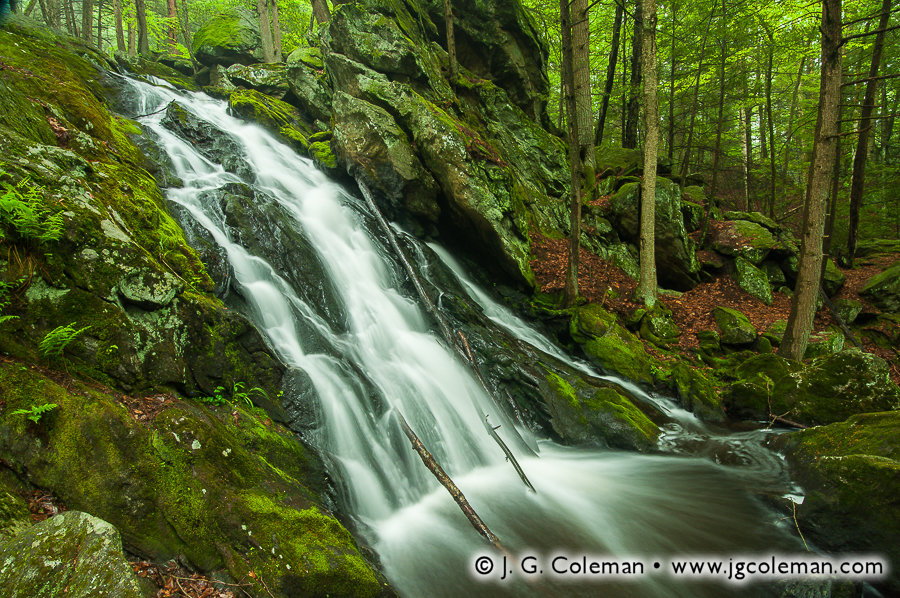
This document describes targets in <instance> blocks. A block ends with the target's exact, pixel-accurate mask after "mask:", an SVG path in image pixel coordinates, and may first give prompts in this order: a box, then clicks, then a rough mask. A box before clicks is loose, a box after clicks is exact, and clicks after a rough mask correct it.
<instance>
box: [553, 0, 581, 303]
mask: <svg viewBox="0 0 900 598" xmlns="http://www.w3.org/2000/svg"><path fill="white" fill-rule="evenodd" d="M559 20H560V37H561V40H562V52H563V60H562V67H563V68H562V71H563V80H564V81H565V90H566V93H565V98H566V117H567V118H566V131H567V133H568V135H567V138H568V142H569V143H568V146H569V181H570V183H569V184H570V190H569V263H568V266H567V268H566V284H565V304H566V306H572V305H575V303H576V300H577V298H578V258H579V255H578V252H579V248H580V245H581V243H580V237H581V189H582V187H583V186H584V178H583V177H584V171H583V170H582V168H581V155H580V153H579V151H578V116H579V114H578V108H577V106H576V105H575V80H574V79H575V59H574V49H575V48H574V44H573V43H572V17H571V14H570V11H569V0H559Z"/></svg>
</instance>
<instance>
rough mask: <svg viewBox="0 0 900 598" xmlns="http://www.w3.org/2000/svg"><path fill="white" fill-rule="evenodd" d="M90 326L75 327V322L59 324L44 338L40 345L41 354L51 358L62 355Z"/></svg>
mask: <svg viewBox="0 0 900 598" xmlns="http://www.w3.org/2000/svg"><path fill="white" fill-rule="evenodd" d="M88 328H90V326H85V327H84V328H75V322H72V323H71V324H67V325H65V326H57V327H56V328H54V329H53V330H51V331H50V332H48V333H47V334H46V335H45V336H44V339H43V340H42V341H41V342H40V344H39V345H38V348H39V349H40V351H41V355H43V356H44V357H46V358H48V359H50V358H53V357H62V354H63V351H64V350H65V348H66V347H67V346H68V345H69V343H71V342H72V341H73V340H75V339H76V338H78V336H80V335H81V334H82V333H84V331H85V330H87V329H88Z"/></svg>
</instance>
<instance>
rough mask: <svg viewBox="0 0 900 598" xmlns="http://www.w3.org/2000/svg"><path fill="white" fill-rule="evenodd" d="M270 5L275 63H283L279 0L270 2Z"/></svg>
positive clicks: (270, 0)
mask: <svg viewBox="0 0 900 598" xmlns="http://www.w3.org/2000/svg"><path fill="white" fill-rule="evenodd" d="M269 3H270V5H271V9H270V10H269V15H270V16H271V17H272V47H273V50H274V56H275V62H281V61H282V60H283V56H282V54H281V15H280V14H279V11H278V0H269Z"/></svg>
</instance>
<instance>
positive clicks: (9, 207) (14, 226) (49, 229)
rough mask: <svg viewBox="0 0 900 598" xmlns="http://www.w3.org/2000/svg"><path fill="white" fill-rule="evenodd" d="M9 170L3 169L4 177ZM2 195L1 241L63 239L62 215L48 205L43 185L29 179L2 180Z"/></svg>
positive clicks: (0, 215)
mask: <svg viewBox="0 0 900 598" xmlns="http://www.w3.org/2000/svg"><path fill="white" fill-rule="evenodd" d="M6 174H7V173H6V172H4V171H3V170H0V177H3V176H4V175H6ZM2 186H3V187H4V189H5V191H4V192H3V193H2V194H0V228H2V229H3V230H2V231H0V240H6V239H7V238H8V237H11V240H12V241H15V240H16V239H18V240H20V241H36V242H38V243H49V242H52V241H59V240H60V239H61V238H62V235H63V217H62V214H53V213H52V212H51V211H50V210H49V209H48V208H47V207H46V206H45V205H44V197H43V194H42V192H41V188H40V187H37V186H35V185H32V184H31V181H30V180H29V179H27V178H25V179H22V180H21V181H19V183H18V184H16V185H10V184H9V183H2Z"/></svg>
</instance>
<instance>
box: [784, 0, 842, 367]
mask: <svg viewBox="0 0 900 598" xmlns="http://www.w3.org/2000/svg"><path fill="white" fill-rule="evenodd" d="M821 31H822V57H821V65H822V73H821V83H820V86H819V113H818V118H817V119H816V133H815V137H814V141H813V154H812V160H811V162H810V165H809V177H808V179H809V183H808V185H807V187H806V209H805V210H804V212H803V233H802V236H801V245H800V266H799V270H798V275H797V285H796V287H795V289H794V297H793V299H792V300H791V313H790V316H789V317H788V323H787V329H786V330H785V334H784V339H783V340H782V342H781V347H780V348H779V350H778V353H779V354H780V355H782V356H783V357H787V358H788V359H795V360H798V361H799V360H801V359H803V354H804V353H805V352H806V345H807V342H808V341H809V333H810V331H811V330H812V325H813V318H814V317H815V314H816V299H817V298H818V295H819V286H820V285H819V277H820V275H821V272H822V237H823V232H824V228H825V202H826V199H827V196H828V183H829V180H830V175H831V174H832V173H831V169H832V168H833V165H834V152H835V147H836V144H837V135H836V133H837V124H838V122H837V121H838V108H839V104H840V101H841V0H824V1H823V2H822V24H821Z"/></svg>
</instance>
